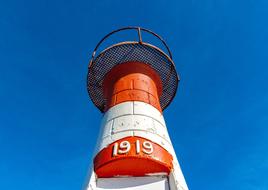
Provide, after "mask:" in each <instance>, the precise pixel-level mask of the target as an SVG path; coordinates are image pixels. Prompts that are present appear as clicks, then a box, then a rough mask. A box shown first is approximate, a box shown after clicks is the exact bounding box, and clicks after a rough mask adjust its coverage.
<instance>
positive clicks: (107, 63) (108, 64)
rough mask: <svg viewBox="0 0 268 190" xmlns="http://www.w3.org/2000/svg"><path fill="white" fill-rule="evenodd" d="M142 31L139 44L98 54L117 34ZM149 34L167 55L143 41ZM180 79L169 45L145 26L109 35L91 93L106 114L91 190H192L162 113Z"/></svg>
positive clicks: (95, 65) (92, 69)
mask: <svg viewBox="0 0 268 190" xmlns="http://www.w3.org/2000/svg"><path fill="white" fill-rule="evenodd" d="M126 30H137V33H138V37H139V40H138V41H124V42H120V43H118V44H115V45H112V46H110V47H108V48H107V49H105V50H104V51H102V52H101V53H99V54H98V55H97V56H95V54H96V51H97V49H98V48H99V46H100V45H101V44H102V43H103V41H104V40H106V39H107V38H108V37H110V36H111V35H112V34H114V33H117V32H120V31H126ZM142 32H146V33H149V34H151V35H153V36H155V37H156V39H158V40H160V42H162V43H163V45H164V47H165V48H166V49H167V52H168V54H166V53H164V51H162V50H161V49H160V48H157V47H155V46H153V45H151V44H149V43H145V42H143V41H142V37H141V33H142ZM178 81H179V80H178V75H177V73H176V70H175V66H174V63H173V61H172V56H171V53H170V51H169V48H168V47H167V45H166V43H165V42H164V41H163V40H162V38H161V37H160V36H158V35H157V34H155V33H153V32H152V31H149V30H147V29H143V28H140V27H127V28H122V29H119V30H116V31H113V32H111V33H110V34H108V35H107V36H105V37H104V38H103V39H102V40H101V41H100V43H99V44H98V45H97V47H96V48H95V50H94V53H93V56H92V59H91V61H90V65H89V70H88V83H87V84H88V85H87V86H88V92H89V95H90V97H91V99H92V101H93V103H94V104H95V105H96V106H97V107H98V108H99V109H100V111H101V112H103V113H104V116H103V119H102V124H101V132H100V137H99V140H98V145H97V149H96V153H95V155H94V160H93V169H92V171H91V175H90V177H89V180H88V182H87V187H86V189H87V190H97V189H124V190H125V189H135V190H139V189H143V190H146V189H154V190H167V189H170V190H187V189H188V188H187V185H186V183H185V180H184V177H183V174H182V171H181V169H180V166H179V163H178V160H177V157H176V153H175V151H174V148H173V146H172V143H171V140H170V138H169V134H168V131H167V127H166V124H165V121H164V118H163V114H162V111H163V110H164V109H165V108H166V107H167V106H168V105H169V103H170V102H171V101H172V99H173V97H174V96H175V93H176V90H177V86H178Z"/></svg>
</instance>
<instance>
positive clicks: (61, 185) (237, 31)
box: [0, 0, 268, 190]
mask: <svg viewBox="0 0 268 190" xmlns="http://www.w3.org/2000/svg"><path fill="white" fill-rule="evenodd" d="M267 8H268V1H266V0H246V1H245V0H224V1H220V0H218V1H212V0H184V1H183V0H174V1H164V0H148V1H142V0H137V1H123V0H121V1H119V0H113V1H111V0H99V1H83V0H81V1H62V0H59V1H40V0H37V1H36V0H35V1H34V0H26V1H19V0H10V1H1V2H0V68H1V69H0V105H1V106H0V189H9V190H13V189H14V190H15V189H18V188H19V189H27V190H31V189H34V190H37V189H38V190H69V189H70V190H74V189H81V187H82V185H83V183H84V181H85V177H86V173H87V170H88V168H89V166H90V163H91V155H92V151H93V150H94V146H95V142H96V138H97V133H98V129H99V124H100V120H101V114H100V113H99V111H98V110H97V109H96V108H95V107H94V106H93V104H92V103H91V102H90V100H89V97H88V94H87V91H86V74H87V65H88V62H89V58H90V54H91V53H92V51H93V49H94V47H95V45H96V43H97V42H98V41H99V40H100V39H101V38H102V37H103V36H104V35H105V34H106V33H108V32H110V31H111V30H113V29H117V28H119V27H123V26H128V25H134V26H137V25H139V26H142V27H145V28H148V29H151V30H153V31H155V32H157V33H158V34H160V35H161V36H163V37H164V39H165V40H166V41H167V43H168V45H169V46H170V48H171V51H172V52H173V57H174V61H175V63H176V67H177V70H178V72H179V73H180V75H181V82H180V86H179V90H178V93H177V96H176V98H175V99H174V101H173V103H172V104H171V105H170V107H169V108H167V110H166V111H165V118H166V122H167V126H168V129H169V132H170V136H171V139H172V141H173V144H174V147H175V149H176V152H177V154H178V157H179V161H180V163H181V166H182V169H183V172H184V175H185V178H186V180H187V183H188V186H189V188H190V189H192V190H195V189H201V190H202V189H204V190H226V189H230V190H267V189H268V180H267V179H268V151H267V150H268V85H267V83H268V72H267V71H268V51H267V50H268V24H267V20H268V12H267Z"/></svg>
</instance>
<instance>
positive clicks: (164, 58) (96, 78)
mask: <svg viewBox="0 0 268 190" xmlns="http://www.w3.org/2000/svg"><path fill="white" fill-rule="evenodd" d="M127 29H136V30H138V34H139V41H131V42H121V43H118V44H115V45H113V46H111V47H108V48H107V49H105V50H104V51H102V52H101V53H100V54H99V55H97V56H96V57H95V52H96V50H97V48H98V47H99V45H100V44H101V43H102V42H103V41H104V40H105V39H106V38H108V37H109V36H110V35H111V34H114V33H115V32H114V31H113V32H111V33H110V34H108V35H106V36H105V37H104V39H102V40H101V41H100V43H99V44H98V45H97V47H96V48H95V50H94V52H93V55H92V59H91V61H90V64H89V68H88V76H87V89H88V93H89V96H90V98H91V100H92V102H93V103H94V104H95V105H96V107H98V108H99V110H100V111H101V112H103V111H104V108H105V104H106V99H105V97H104V95H103V86H102V83H103V80H104V77H105V75H106V74H107V73H108V72H109V71H110V70H111V69H112V68H113V67H114V66H116V65H118V64H124V63H127V62H130V61H137V62H143V63H145V64H147V65H150V66H151V67H152V68H153V69H154V70H155V71H157V73H158V74H159V76H160V78H161V81H162V84H163V92H162V95H161V96H160V105H161V108H162V109H163V110H164V109H165V108H166V107H167V106H168V105H169V104H170V102H171V101H172V99H173V98H174V96H175V94H176V91H177V86H178V82H179V77H178V75H177V72H176V70H175V66H174V63H173V61H172V59H171V57H172V55H171V53H170V51H169V49H168V47H167V45H166V43H165V42H164V41H163V39H162V38H161V37H160V36H158V35H156V34H155V33H153V32H151V31H150V33H151V34H153V35H155V36H156V37H157V38H159V39H160V40H161V41H162V42H163V43H164V45H165V46H166V47H167V50H168V53H169V56H168V55H167V54H166V53H164V52H163V51H162V50H161V49H159V48H157V47H155V46H153V45H151V44H148V43H145V42H142V41H141V39H142V38H141V30H144V31H145V32H146V31H147V32H148V30H147V29H142V28H139V27H127V28H123V29H119V31H122V30H127ZM117 31H118V30H117Z"/></svg>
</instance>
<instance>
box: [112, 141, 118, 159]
mask: <svg viewBox="0 0 268 190" xmlns="http://www.w3.org/2000/svg"><path fill="white" fill-rule="evenodd" d="M117 151H118V143H115V144H114V147H113V156H117Z"/></svg>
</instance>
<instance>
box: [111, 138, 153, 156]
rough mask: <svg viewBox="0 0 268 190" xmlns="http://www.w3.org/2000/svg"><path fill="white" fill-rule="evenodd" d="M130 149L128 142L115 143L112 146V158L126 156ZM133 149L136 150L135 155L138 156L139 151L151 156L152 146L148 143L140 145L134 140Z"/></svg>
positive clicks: (138, 141)
mask: <svg viewBox="0 0 268 190" xmlns="http://www.w3.org/2000/svg"><path fill="white" fill-rule="evenodd" d="M131 148H132V147H131V144H130V142H129V141H122V142H120V143H115V144H114V146H113V156H117V155H118V154H119V155H121V154H126V153H128V152H129V151H130V149H131ZM134 148H135V149H136V154H139V153H140V152H141V151H142V152H143V153H145V154H152V153H153V151H154V149H153V145H152V143H151V142H149V141H144V142H143V143H141V142H140V140H136V142H135V146H134Z"/></svg>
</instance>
